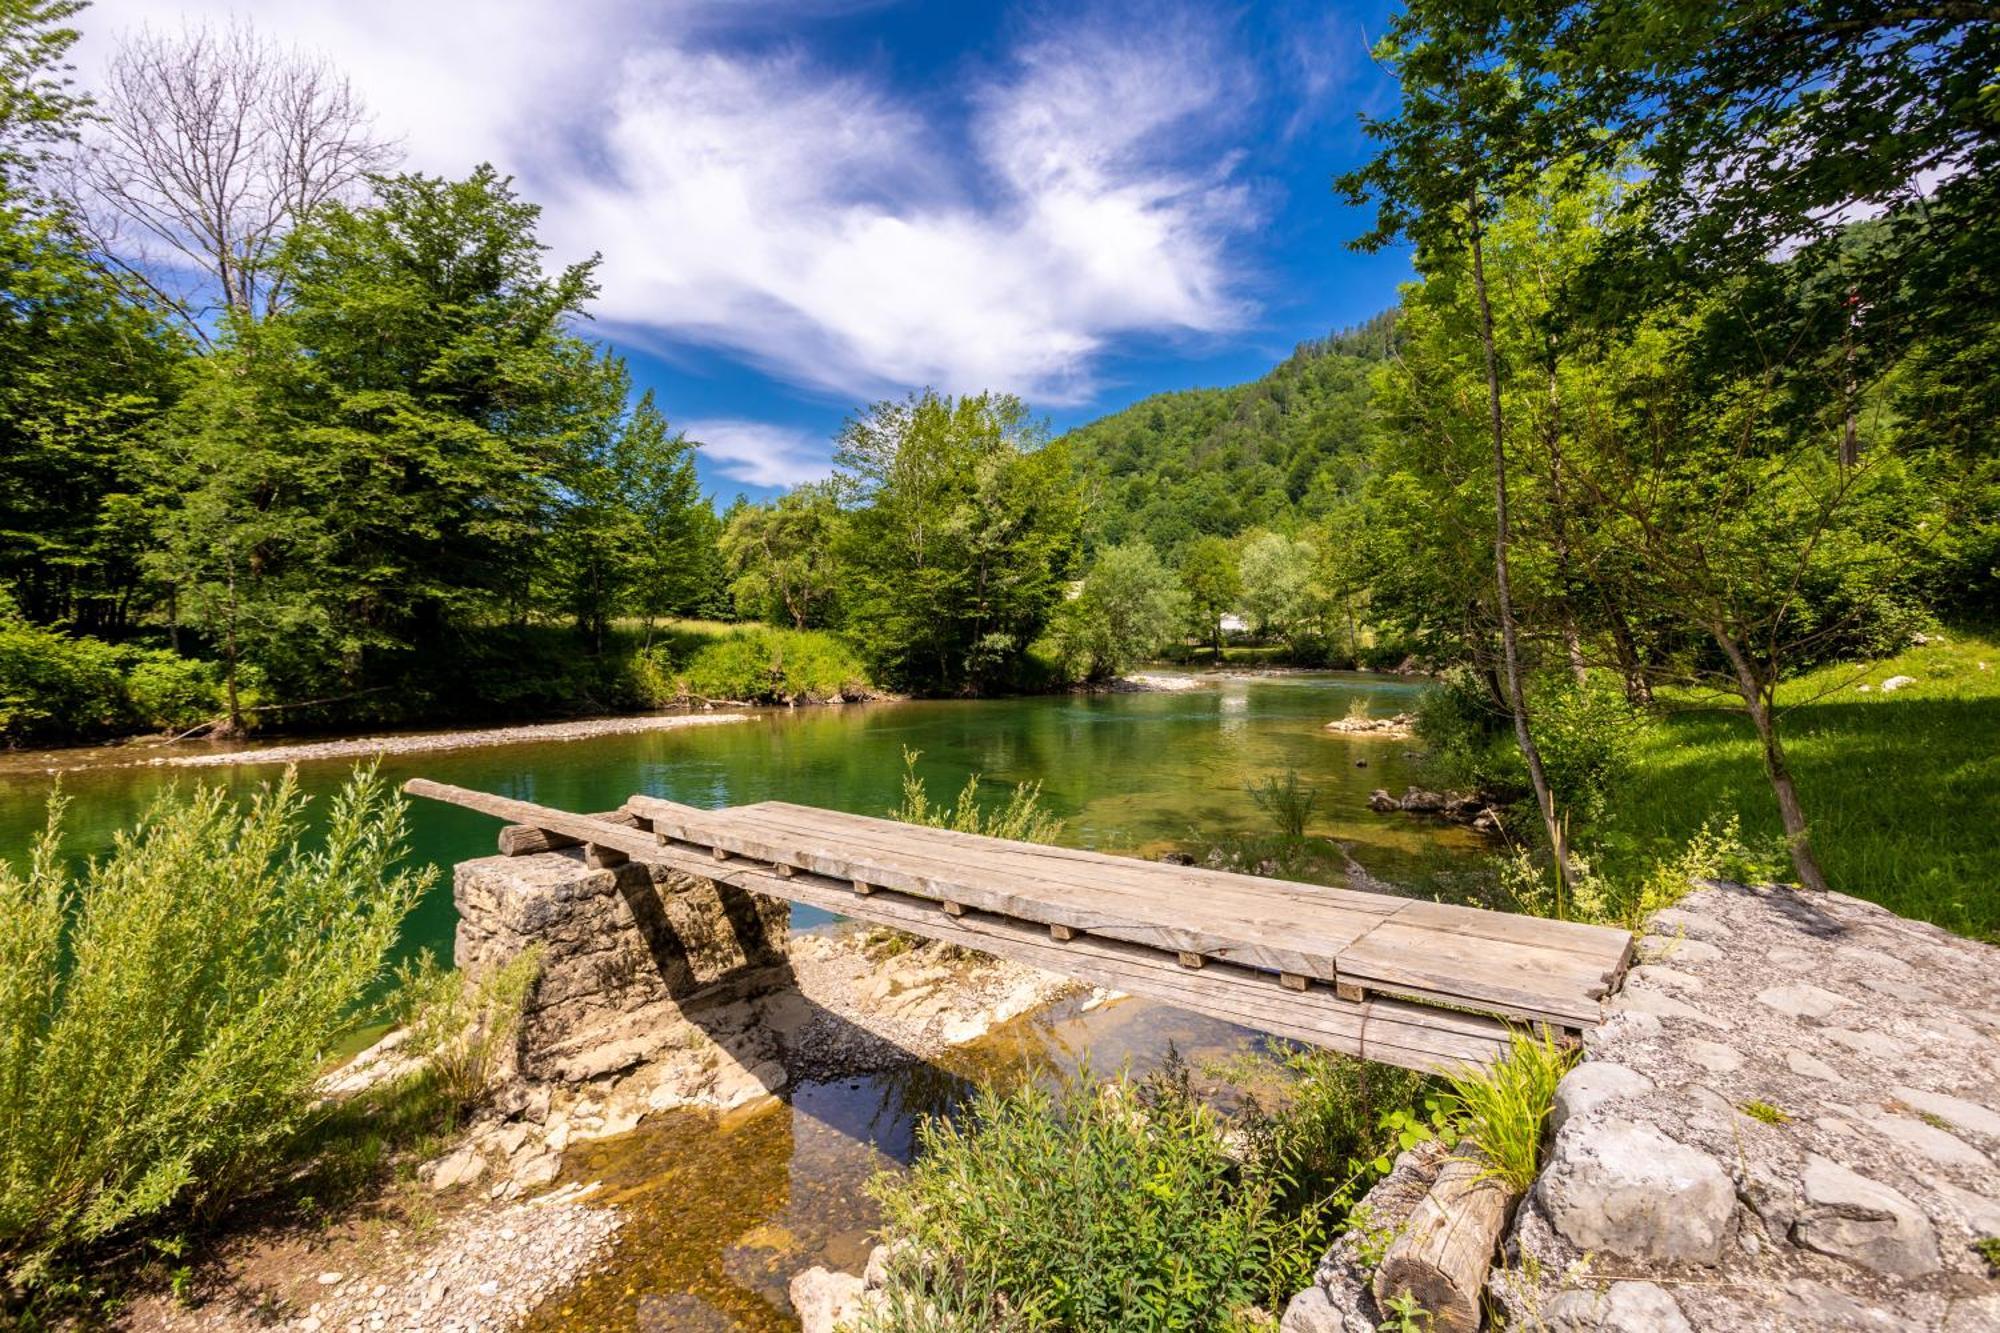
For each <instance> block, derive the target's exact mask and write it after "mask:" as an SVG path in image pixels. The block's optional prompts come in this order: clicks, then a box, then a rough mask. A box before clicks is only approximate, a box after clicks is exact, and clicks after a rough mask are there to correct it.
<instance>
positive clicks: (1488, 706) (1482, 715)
mask: <svg viewBox="0 0 2000 1333" xmlns="http://www.w3.org/2000/svg"><path fill="white" fill-rule="evenodd" d="M1410 711H1411V717H1412V723H1413V727H1414V730H1415V732H1416V735H1417V738H1418V739H1419V740H1421V741H1422V742H1423V743H1424V759H1423V765H1424V773H1425V775H1426V776H1427V777H1428V778H1429V779H1430V781H1432V782H1434V783H1436V784H1437V785H1439V786H1443V787H1472V788H1477V789H1479V790H1483V791H1494V792H1504V791H1518V790H1521V789H1524V788H1525V787H1526V785H1527V770H1526V768H1524V767H1523V766H1522V763H1521V754H1520V751H1519V750H1518V749H1516V748H1515V744H1514V733H1513V720H1512V719H1511V718H1510V717H1509V716H1508V715H1507V713H1506V712H1505V711H1504V710H1502V709H1501V708H1500V707H1499V706H1498V705H1496V704H1495V703H1494V702H1493V700H1492V699H1491V698H1490V697H1489V696H1488V694H1487V692H1486V690H1485V689H1484V688H1483V687H1482V686H1481V685H1480V684H1479V682H1478V681H1477V680H1476V679H1475V678H1474V677H1473V676H1472V674H1471V673H1470V672H1469V671H1465V670H1455V671H1451V672H1447V673H1446V674H1445V675H1444V676H1442V677H1441V678H1440V679H1439V680H1438V682H1437V683H1436V684H1434V685H1432V686H1431V687H1430V688H1429V689H1427V690H1425V691H1424V692H1423V693H1422V694H1420V695H1418V696H1417V701H1416V704H1415V706H1414V707H1413V708H1412V709H1411V710H1410Z"/></svg>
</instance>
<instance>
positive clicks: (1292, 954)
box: [635, 803, 1630, 1023]
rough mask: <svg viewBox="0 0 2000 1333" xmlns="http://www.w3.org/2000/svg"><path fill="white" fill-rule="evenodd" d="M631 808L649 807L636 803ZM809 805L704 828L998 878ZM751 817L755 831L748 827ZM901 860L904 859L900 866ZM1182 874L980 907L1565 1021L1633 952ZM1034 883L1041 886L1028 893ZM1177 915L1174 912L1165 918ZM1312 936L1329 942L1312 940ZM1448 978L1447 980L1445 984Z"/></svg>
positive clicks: (914, 868) (1130, 865) (904, 875)
mask: <svg viewBox="0 0 2000 1333" xmlns="http://www.w3.org/2000/svg"><path fill="white" fill-rule="evenodd" d="M635 806H636V808H639V809H644V808H646V807H645V806H643V805H639V804H637V803H635ZM802 809H805V808H804V807H782V806H781V805H780V803H766V804H764V805H762V806H746V807H740V808H738V809H736V810H734V811H732V812H729V813H728V814H727V815H726V816H722V817H718V818H714V819H712V820H710V821H708V822H707V825H706V831H707V832H708V834H709V835H710V836H715V837H719V838H722V839H724V840H729V839H732V838H733V839H749V840H752V841H754V840H756V839H757V838H759V837H763V838H770V837H775V836H778V835H779V834H780V833H781V829H779V828H771V829H763V828H760V827H758V826H760V825H762V824H763V823H765V822H766V819H765V816H766V815H767V814H768V815H769V816H770V817H772V818H774V819H775V818H776V817H777V816H778V815H783V816H784V818H785V819H786V820H788V821H791V823H792V825H793V832H795V833H797V834H798V835H800V836H802V837H803V836H808V835H814V834H817V835H821V836H824V837H825V838H826V839H827V840H828V841H829V843H831V842H833V841H834V840H836V839H838V840H840V841H841V842H842V843H845V841H846V837H847V835H848V834H849V832H850V831H851V832H852V833H853V834H854V835H856V836H858V837H861V838H865V839H867V841H868V843H869V845H870V848H871V853H872V854H871V855H870V856H869V858H868V859H869V860H870V861H871V862H872V863H874V865H873V868H874V869H875V870H877V871H878V872H892V871H895V872H900V873H884V874H883V876H882V877H883V878H884V879H885V881H887V882H892V883H894V886H895V887H897V888H899V889H902V890H904V891H906V892H916V893H919V894H924V895H928V896H938V897H943V896H945V895H946V894H949V893H952V892H954V891H955V890H962V893H961V896H963V897H965V898H966V899H967V900H968V901H971V900H972V899H973V898H974V897H975V896H976V895H975V894H974V893H973V892H972V891H971V889H970V887H969V885H970V883H972V882H979V881H987V880H988V879H989V877H990V876H991V875H992V873H993V871H992V869H991V868H990V867H979V866H973V865H968V864H967V862H966V859H965V858H964V857H962V856H961V857H959V858H957V859H955V860H951V861H946V860H943V859H940V858H938V857H937V856H936V854H935V851H934V849H932V850H931V851H929V852H927V851H926V849H925V847H924V845H923V844H924V843H925V842H926V841H936V839H935V836H934V835H937V834H940V833H946V832H949V831H948V830H935V829H923V828H913V827H910V826H905V825H898V824H894V823H893V822H892V821H880V820H871V819H868V818H866V817H864V816H838V817H835V818H827V819H820V820H807V819H803V818H800V817H799V816H798V814H797V812H798V811H799V810H802ZM753 814H756V815H757V818H756V819H755V820H752V818H751V816H752V815H753ZM745 826H749V827H751V828H753V829H756V830H757V831H756V832H754V833H746V832H744V831H743V830H744V828H745ZM971 836H972V835H965V834H954V835H953V838H954V839H955V840H956V841H955V842H954V846H955V847H962V848H964V849H965V850H967V851H969V850H971V849H973V848H976V847H983V846H984V845H985V844H986V843H987V842H988V841H991V842H992V843H993V844H994V846H995V847H997V848H1003V849H1004V848H1030V849H1038V845H1036V844H1025V843H1007V842H1004V841H1002V840H983V839H973V840H972V841H971V842H969V843H968V842H965V841H964V840H965V839H968V838H971ZM898 844H900V846H898ZM892 852H893V853H895V854H894V855H892V854H891V853H892ZM823 854H825V855H827V856H829V857H831V858H833V860H835V861H837V860H839V859H840V858H841V857H842V856H843V855H851V854H852V849H851V848H850V847H847V846H844V845H843V846H839V847H836V848H828V849H826V850H825V851H824V853H823ZM1120 860H1121V858H1109V857H1101V856H1093V857H1092V858H1090V859H1087V860H1071V861H1069V862H1068V863H1067V864H1069V865H1070V866H1072V867H1074V868H1076V869H1077V870H1079V871H1082V870H1090V871H1092V872H1093V873H1094V871H1095V870H1096V869H1097V868H1099V867H1102V866H1104V865H1105V864H1107V863H1111V862H1117V861H1120ZM892 862H895V863H897V864H895V865H893V867H892V864H891V863H892ZM825 868H827V869H829V870H834V869H838V866H837V865H833V864H829V865H828V866H827V867H825ZM849 868H850V869H851V868H852V867H851V866H850V867H849ZM1007 868H1008V869H1011V868H1012V867H1011V866H1009V867H1007ZM1185 869H1186V868H1185V867H1174V866H1163V865H1159V864H1156V863H1152V862H1142V861H1133V860H1123V867H1122V868H1121V876H1122V883H1121V886H1120V888H1121V889H1122V886H1123V884H1129V883H1133V882H1134V881H1133V880H1132V878H1131V876H1132V874H1133V873H1134V872H1135V871H1136V872H1137V873H1138V875H1140V876H1141V877H1142V878H1141V879H1140V880H1139V881H1137V882H1139V883H1145V882H1150V883H1151V884H1152V886H1153V887H1152V890H1151V892H1150V893H1149V894H1148V895H1146V896H1145V897H1144V898H1143V899H1142V900H1141V901H1139V902H1134V901H1133V900H1132V896H1131V895H1130V894H1129V893H1124V892H1114V893H1113V894H1112V895H1109V896H1107V895H1106V894H1105V893H1104V892H1103V890H1104V889H1105V887H1106V886H1105V885H1103V884H1087V885H1086V884H1082V883H1081V882H1072V883H1069V884H1053V883H1049V882H1048V881H1042V880H1026V879H1023V880H1022V881H1020V882H1018V883H1017V885H1016V886H1015V887H1016V889H1017V890H1018V891H1014V892H1009V891H1008V890H1007V889H1005V888H1001V887H996V886H992V885H991V884H990V883H989V884H986V885H984V887H985V888H986V894H985V895H984V901H982V902H981V903H980V905H981V906H983V907H986V908H987V910H996V911H1003V912H1007V913H1009V914H1010V915H1016V916H1021V917H1023V918H1024V919H1029V920H1043V921H1048V922H1051V923H1054V924H1063V925H1068V926H1070V927H1071V928H1081V929H1088V930H1092V931H1094V932H1095V933H1098V934H1103V935H1106V936H1109V937H1111V938H1115V939H1124V940H1128V941H1131V942H1135V943H1145V944H1152V945H1156V946H1158V947H1160V948H1167V949H1172V950H1174V951H1175V952H1177V953H1178V952H1191V953H1200V954H1203V955H1205V956H1210V957H1217V958H1224V959H1228V960H1231V961H1237V962H1244V963H1248V964H1250V965H1252V966H1259V967H1263V968H1267V969H1269V970H1273V971H1278V972H1292V973H1294V974H1297V975H1303V976H1309V977H1313V978H1316V979H1318V980H1324V981H1336V982H1337V981H1339V980H1340V979H1341V978H1342V977H1343V976H1346V977H1349V978H1356V979H1366V980H1368V981H1370V982H1372V983H1375V984H1377V985H1378V986H1379V987H1380V988H1384V989H1393V990H1395V991H1397V993H1401V994H1407V995H1411V996H1415V997H1419V998H1424V999H1431V998H1434V997H1435V998H1443V999H1445V1000H1446V1001H1447V1002H1451V1003H1464V1004H1474V1005H1478V1004H1484V1005H1488V1006H1491V1007H1492V1008H1493V1009H1494V1010H1496V1011H1497V1012H1505V1013H1508V1014H1512V1015H1517V1016H1520V1017H1526V1018H1530V1019H1535V1020H1540V1021H1551V1022H1562V1023H1580V1022H1594V1021H1595V1017H1596V1014H1597V1006H1596V1004H1595V1001H1596V1000H1597V999H1598V998H1600V997H1601V996H1602V995H1604V994H1606V993H1607V992H1608V991H1609V989H1610V988H1611V987H1612V986H1614V985H1615V984H1616V980H1617V976H1618V975H1619V973H1620V972H1621V971H1622V968H1623V960H1624V959H1625V957H1626V956H1627V952H1628V949H1629V943H1630V937H1629V935H1627V934H1626V933H1625V932H1623V931H1616V930H1611V929H1607V928H1604V927H1595V926H1583V925H1579V924H1577V923H1572V922H1548V923H1543V922H1540V921H1538V920H1536V919H1534V918H1516V917H1510V916H1508V915H1507V914H1505V913H1495V912H1485V911H1482V910H1480V909H1477V908H1465V907H1457V906H1453V905H1449V904H1439V903H1430V902H1424V901H1422V900H1419V899H1400V898H1389V897H1387V896H1386V895H1372V894H1371V895H1358V894H1356V893H1354V892H1353V891H1348V892H1347V893H1346V895H1345V897H1344V898H1343V899H1342V904H1343V907H1344V905H1345V903H1346V902H1348V901H1351V900H1352V899H1353V898H1354V897H1357V896H1364V897H1368V898H1374V899H1378V900H1380V901H1379V902H1378V904H1377V906H1378V912H1377V913H1376V914H1373V916H1372V924H1369V925H1367V929H1366V930H1365V931H1362V932H1361V933H1358V934H1356V933H1353V930H1352V927H1353V926H1354V925H1355V924H1356V923H1357V922H1359V923H1362V924H1366V923H1367V922H1368V921H1369V920H1370V919H1371V918H1370V917H1357V916H1353V915H1349V916H1347V918H1346V920H1345V921H1344V922H1342V925H1343V926H1344V927H1346V928H1347V930H1346V933H1347V935H1348V938H1347V940H1346V942H1345V943H1344V944H1342V943H1338V942H1337V941H1338V940H1339V939H1340V938H1341V936H1340V934H1339V933H1337V932H1315V930H1314V925H1315V918H1319V919H1320V920H1324V916H1325V912H1326V906H1327V905H1326V904H1322V903H1319V902H1316V901H1313V900H1312V899H1311V897H1310V895H1309V894H1308V896H1307V897H1306V899H1305V900H1304V901H1303V902H1301V901H1300V899H1299V897H1298V895H1296V894H1283V895H1282V896H1283V897H1284V899H1285V900H1286V901H1287V902H1288V903H1291V904H1295V905H1296V906H1297V908H1298V910H1295V911H1294V912H1293V913H1292V916H1291V918H1290V919H1283V920H1281V919H1275V918H1259V917H1257V916H1255V915H1252V914H1250V913H1247V912H1244V911H1241V910H1237V911H1234V912H1231V913H1229V914H1228V917H1227V919H1226V920H1216V919H1213V918H1212V913H1211V914H1209V915H1208V916H1206V917H1205V914H1204V912H1203V908H1204V907H1210V908H1212V907H1213V906H1214V905H1215V903H1216V902H1217V900H1218V894H1217V893H1216V892H1215V891H1214V890H1215V888H1216V885H1215V882H1214V881H1216V880H1217V879H1226V880H1229V881H1232V882H1234V883H1235V885H1236V888H1235V891H1234V895H1233V896H1234V897H1235V900H1236V901H1238V902H1243V901H1251V902H1255V901H1258V900H1260V899H1262V900H1265V903H1266V905H1267V906H1268V905H1269V903H1268V900H1269V898H1271V897H1272V896H1273V890H1272V888H1271V887H1270V886H1272V885H1273V883H1274V882H1273V881H1269V880H1262V879H1253V878H1250V877H1246V876H1222V875H1220V874H1219V872H1204V873H1203V875H1202V876H1201V878H1202V880H1203V881H1204V883H1203V889H1204V892H1202V893H1201V894H1199V895H1185V896H1184V895H1182V894H1178V893H1175V892H1174V890H1175V889H1177V888H1180V887H1182V886H1181V885H1179V884H1176V883H1174V882H1173V881H1175V880H1180V879H1183V878H1184V877H1183V876H1182V875H1181V874H1179V873H1177V872H1182V871H1184V870H1185ZM1002 873H1003V874H1004V871H1003V872H1002ZM1036 888H1039V889H1040V892H1032V891H1030V890H1032V889H1036ZM1315 909H1317V910H1315ZM1093 911H1094V912H1097V913H1101V914H1103V915H1100V916H1098V917H1097V918H1096V919H1095V920H1092V919H1091V917H1090V915H1089V914H1090V913H1091V912H1093ZM1168 915H1171V916H1172V917H1173V918H1174V919H1172V920H1166V919H1163V918H1164V917H1166V916H1168ZM1406 917H1415V918H1419V919H1421V920H1422V921H1423V923H1424V925H1423V927H1422V928H1421V929H1417V928H1410V929H1405V928H1404V927H1403V924H1402V923H1403V921H1404V920H1405V918H1406ZM1543 925H1547V926H1550V927H1553V928H1554V929H1552V930H1549V931H1546V932H1545V931H1543V930H1541V929H1540V927H1542V926H1543ZM1316 933H1318V934H1325V935H1331V936H1332V938H1330V939H1329V938H1317V939H1316V938H1315V935H1316ZM1544 936H1546V939H1544ZM1277 941H1284V942H1283V943H1280V942H1277ZM1517 941H1518V942H1517ZM1528 941H1533V943H1528ZM1316 946H1317V947H1316ZM1431 954H1439V955H1442V956H1443V958H1444V959H1446V960H1448V966H1446V967H1443V968H1440V967H1436V966H1431V965H1430V963H1431V962H1432V961H1433V960H1432V959H1430V958H1429V955H1431ZM1300 964H1304V965H1300ZM1441 974H1442V975H1445V976H1448V977H1449V978H1451V981H1450V982H1449V983H1445V982H1441V980H1440V976H1441Z"/></svg>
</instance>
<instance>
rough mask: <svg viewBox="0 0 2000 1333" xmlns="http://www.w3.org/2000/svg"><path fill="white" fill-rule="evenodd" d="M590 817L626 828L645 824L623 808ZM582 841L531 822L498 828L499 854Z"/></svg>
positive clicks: (528, 852)
mask: <svg viewBox="0 0 2000 1333" xmlns="http://www.w3.org/2000/svg"><path fill="white" fill-rule="evenodd" d="M590 818H592V819H602V820H607V821H609V822H610V823H613V824H623V825H624V826H625V827H627V828H642V827H643V826H644V824H645V821H643V820H641V819H640V818H639V817H638V816H637V815H628V814H626V813H625V812H624V811H623V810H613V811H612V812H610V813H609V814H603V815H591V816H590ZM582 841H583V839H582V838H572V837H570V836H569V835H568V834H567V833H557V832H555V831H554V830H553V829H545V828H536V827H535V826H534V825H533V824H509V825H507V826H506V827H504V828H502V829H501V830H500V855H502V856H533V855H535V854H536V853H538V852H558V851H561V850H562V849H563V848H565V847H575V846H577V845H578V844H580V843H581V842H582Z"/></svg>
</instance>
